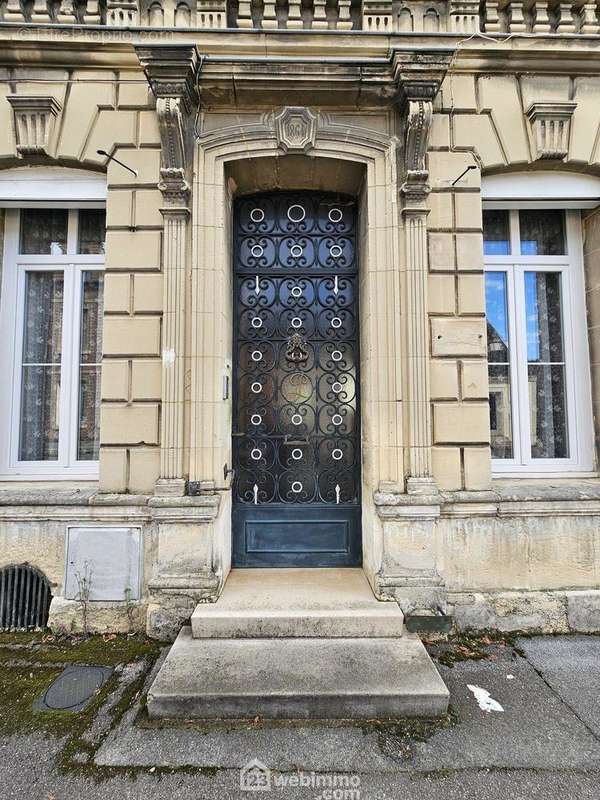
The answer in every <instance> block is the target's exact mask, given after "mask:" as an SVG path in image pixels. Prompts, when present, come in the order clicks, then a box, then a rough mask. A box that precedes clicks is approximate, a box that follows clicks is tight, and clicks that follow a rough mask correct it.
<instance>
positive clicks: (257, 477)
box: [235, 469, 277, 505]
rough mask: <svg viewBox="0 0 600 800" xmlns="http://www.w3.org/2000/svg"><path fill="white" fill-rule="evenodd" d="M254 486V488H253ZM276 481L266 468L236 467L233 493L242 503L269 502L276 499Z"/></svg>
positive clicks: (258, 503)
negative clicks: (249, 468)
mask: <svg viewBox="0 0 600 800" xmlns="http://www.w3.org/2000/svg"><path fill="white" fill-rule="evenodd" d="M255 486H256V489H255V488H254V487H255ZM276 490H277V481H276V479H275V476H274V475H273V474H272V473H271V472H268V471H267V470H261V469H252V470H246V469H238V472H237V476H236V478H235V493H236V496H237V498H238V500H240V501H241V502H242V503H256V504H257V505H260V504H261V503H271V502H273V501H274V500H276V499H277V498H276V495H275V493H276Z"/></svg>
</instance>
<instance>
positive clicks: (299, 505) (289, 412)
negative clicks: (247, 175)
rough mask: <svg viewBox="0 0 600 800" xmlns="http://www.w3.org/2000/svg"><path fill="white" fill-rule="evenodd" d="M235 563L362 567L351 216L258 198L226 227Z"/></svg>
mask: <svg viewBox="0 0 600 800" xmlns="http://www.w3.org/2000/svg"><path fill="white" fill-rule="evenodd" d="M234 311H235V323H234V353H235V359H234V396H233V402H234V419H233V459H234V468H235V478H234V490H233V512H232V513H233V563H234V565H236V566H246V567H258V566H281V567H284V566H287V567H291V566H314V567H331V566H357V565H359V564H360V563H361V533H360V419H359V408H360V405H359V354H358V285H357V261H356V205H355V201H354V200H353V199H352V198H349V197H343V196H340V195H332V194H323V193H316V192H297V193H293V194H291V193H283V192H282V193H277V194H261V195H255V196H252V197H244V198H241V199H239V200H238V201H237V202H236V206H235V217H234Z"/></svg>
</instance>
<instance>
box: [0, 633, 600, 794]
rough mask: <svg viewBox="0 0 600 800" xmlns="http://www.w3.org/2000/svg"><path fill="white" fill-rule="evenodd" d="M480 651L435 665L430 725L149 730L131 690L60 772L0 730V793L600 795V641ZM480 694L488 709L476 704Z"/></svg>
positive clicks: (47, 756) (36, 748) (36, 743)
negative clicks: (109, 723) (116, 715)
mask: <svg viewBox="0 0 600 800" xmlns="http://www.w3.org/2000/svg"><path fill="white" fill-rule="evenodd" d="M484 650H485V656H486V658H485V659H481V660H471V659H469V658H467V660H463V661H459V662H458V663H456V664H455V665H454V666H453V667H449V666H444V665H443V664H441V665H440V671H441V673H442V677H443V678H444V680H445V681H446V683H447V685H448V687H449V689H450V692H451V706H452V715H451V718H450V719H448V720H446V721H445V722H444V723H443V724H441V725H438V726H427V725H419V724H410V723H409V724H396V725H389V724H383V723H368V724H364V725H349V724H341V725H340V724H338V725H327V724H316V723H314V724H306V723H302V724H296V725H294V724H289V723H285V724H284V723H281V724H275V723H267V722H262V721H260V720H257V721H254V722H247V723H240V724H236V725H225V724H222V725H218V724H216V725H215V724H213V725H210V726H206V727H203V726H202V725H198V724H178V725H171V726H169V725H162V726H160V727H159V726H156V725H155V724H152V723H150V722H149V721H148V720H147V719H146V718H145V717H144V712H143V699H142V696H140V697H138V698H137V700H136V702H134V703H133V704H132V705H131V706H130V707H129V709H128V710H127V711H126V712H125V714H124V715H123V716H122V718H121V719H120V722H118V724H116V726H114V727H113V728H112V729H111V730H110V731H109V732H108V734H107V735H106V736H105V737H104V739H103V740H101V742H99V745H98V747H97V748H96V749H95V753H94V754H93V764H92V763H88V764H87V765H85V766H83V765H82V766H81V769H77V768H76V767H73V766H72V767H71V768H67V769H66V770H64V769H63V770H62V771H61V770H59V769H58V766H57V763H62V764H64V763H65V758H64V753H62V754H61V750H62V748H63V746H64V744H65V742H64V741H57V740H56V739H51V738H48V739H46V738H43V736H42V735H41V733H39V732H34V733H31V734H30V735H28V736H22V735H14V736H12V737H9V738H4V739H0V787H1V788H0V797H2V800H12V799H13V798H15V799H16V798H25V797H32V798H36V800H37V798H40V800H71V798H72V799H73V800H75V799H77V800H79V799H80V798H82V797H85V798H86V800H94V799H95V798H108V797H111V798H112V797H114V798H144V800H153V798H169V800H170V798H172V797H173V798H177V800H180V798H181V800H186V799H187V798H207V800H209V798H219V799H221V798H245V800H248V798H253V797H254V798H256V797H258V798H259V800H260V799H261V798H269V797H272V798H277V797H282V798H283V797H285V798H292V799H293V800H295V799H296V798H297V799H298V800H304V798H309V797H310V798H317V797H321V798H323V800H330V799H331V800H359V799H360V800H374V799H375V798H377V800H380V798H387V797H390V798H392V797H393V798H403V797H407V798H409V797H410V798H412V797H415V798H417V797H428V798H434V799H435V798H445V799H447V800H451V799H452V798H477V800H479V798H481V799H482V800H483V799H484V798H488V797H490V798H492V797H493V798H498V797H510V798H511V800H518V798H528V800H531V798H537V797H540V798H542V797H543V798H544V799H545V800H551V799H552V798H554V797H556V798H559V797H560V798H563V797H565V796H569V797H572V798H576V799H577V800H579V799H580V798H581V799H583V798H594V800H598V798H600V637H593V636H577V637H539V638H531V639H518V640H517V641H516V642H515V643H514V646H511V645H504V646H502V645H495V644H493V645H490V646H486V647H485V648H484ZM467 656H468V650H467ZM443 660H447V659H444V658H443V657H442V661H443ZM149 680H150V676H147V679H146V685H147V684H148V682H149ZM469 687H472V688H469ZM486 693H489V696H488V695H486ZM490 704H491V706H492V707H493V708H495V709H496V710H491V711H485V710H483V709H482V708H481V707H480V706H484V707H485V706H486V705H490ZM500 708H501V709H502V710H500ZM71 749H73V748H72V747H71ZM81 755H82V754H79V758H80V759H81ZM77 758H78V756H77V754H76V753H75V761H77ZM83 760H85V759H83ZM254 760H258V761H259V762H260V764H259V765H258V766H257V765H256V764H255V765H254V766H253V767H252V770H254V771H255V772H256V771H257V770H258V778H259V779H260V778H261V776H262V778H264V775H265V774H266V782H267V784H268V786H270V791H264V792H260V793H258V792H251V791H243V790H242V789H241V788H240V770H242V769H243V768H244V767H245V766H246V765H248V763H249V762H253V761H254ZM261 765H264V767H265V768H267V770H268V772H266V773H265V774H263V773H262V766H261ZM251 777H252V778H253V780H254V781H255V779H256V775H254V773H253V774H252V776H251ZM327 777H328V779H329V784H327V781H326V778H327ZM98 780H100V781H101V782H100V783H98V782H97V781H98ZM243 780H244V776H242V781H243ZM335 781H337V783H336V782H335ZM254 785H255V784H254ZM328 792H329V794H327V793H328ZM336 792H337V794H336ZM351 792H354V794H352V793H351ZM356 792H358V794H356Z"/></svg>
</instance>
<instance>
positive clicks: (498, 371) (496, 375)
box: [489, 364, 513, 458]
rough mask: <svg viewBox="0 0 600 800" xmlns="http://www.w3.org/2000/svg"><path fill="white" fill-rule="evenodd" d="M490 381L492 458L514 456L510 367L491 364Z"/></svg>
mask: <svg viewBox="0 0 600 800" xmlns="http://www.w3.org/2000/svg"><path fill="white" fill-rule="evenodd" d="M489 381H490V432H491V444H492V458H512V457H513V446H512V424H511V417H512V414H511V405H510V404H511V399H510V367H509V366H508V365H506V366H504V365H500V364H490V366H489Z"/></svg>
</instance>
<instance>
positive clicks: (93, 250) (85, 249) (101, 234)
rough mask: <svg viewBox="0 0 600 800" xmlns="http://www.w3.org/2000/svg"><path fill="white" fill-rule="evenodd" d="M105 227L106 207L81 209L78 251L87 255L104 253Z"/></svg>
mask: <svg viewBox="0 0 600 800" xmlns="http://www.w3.org/2000/svg"><path fill="white" fill-rule="evenodd" d="M105 229H106V211H104V209H102V208H86V209H80V211H79V225H78V231H79V233H78V236H77V240H78V241H77V252H78V253H81V254H82V255H86V256H91V255H98V254H101V253H104V240H105V238H106V235H105V234H106V231H105Z"/></svg>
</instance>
